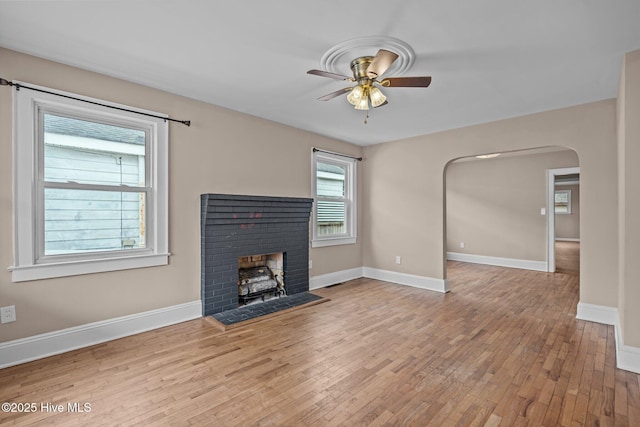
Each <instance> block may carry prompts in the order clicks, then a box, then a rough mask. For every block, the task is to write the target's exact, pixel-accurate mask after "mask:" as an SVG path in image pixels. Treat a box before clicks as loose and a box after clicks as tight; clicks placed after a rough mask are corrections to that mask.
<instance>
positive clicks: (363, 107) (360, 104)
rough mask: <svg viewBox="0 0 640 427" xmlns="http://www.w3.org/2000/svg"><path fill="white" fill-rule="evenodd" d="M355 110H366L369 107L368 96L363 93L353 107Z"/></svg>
mask: <svg viewBox="0 0 640 427" xmlns="http://www.w3.org/2000/svg"><path fill="white" fill-rule="evenodd" d="M354 108H355V109H356V110H368V109H369V98H368V97H367V96H366V95H365V96H363V97H362V98H361V99H360V101H358V103H357V104H356V106H355V107H354Z"/></svg>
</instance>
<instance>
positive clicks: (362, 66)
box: [351, 56, 373, 86]
mask: <svg viewBox="0 0 640 427" xmlns="http://www.w3.org/2000/svg"><path fill="white" fill-rule="evenodd" d="M372 61H373V56H361V57H360V58H356V59H354V60H353V61H351V71H352V72H353V78H354V79H355V80H357V81H358V83H360V84H362V85H365V86H368V85H369V84H370V83H371V78H370V77H369V76H368V75H367V69H368V68H369V65H371V62H372Z"/></svg>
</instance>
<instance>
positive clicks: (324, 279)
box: [309, 267, 364, 291]
mask: <svg viewBox="0 0 640 427" xmlns="http://www.w3.org/2000/svg"><path fill="white" fill-rule="evenodd" d="M360 277H364V274H363V273H362V267H356V268H350V269H349V270H342V271H335V272H333V273H327V274H321V275H319V276H313V277H310V278H309V290H310V291H312V290H314V289H320V288H325V287H327V286H331V285H335V284H336V283H342V282H346V281H348V280H353V279H359V278H360Z"/></svg>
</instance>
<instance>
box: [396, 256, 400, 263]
mask: <svg viewBox="0 0 640 427" xmlns="http://www.w3.org/2000/svg"><path fill="white" fill-rule="evenodd" d="M400 261H401V258H400V255H398V256H396V264H400Z"/></svg>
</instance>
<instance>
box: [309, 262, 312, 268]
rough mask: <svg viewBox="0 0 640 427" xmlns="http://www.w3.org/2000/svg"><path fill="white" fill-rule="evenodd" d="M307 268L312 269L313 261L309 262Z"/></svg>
mask: <svg viewBox="0 0 640 427" xmlns="http://www.w3.org/2000/svg"><path fill="white" fill-rule="evenodd" d="M309 268H313V261H311V260H309Z"/></svg>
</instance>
